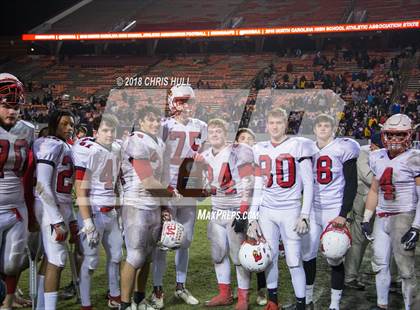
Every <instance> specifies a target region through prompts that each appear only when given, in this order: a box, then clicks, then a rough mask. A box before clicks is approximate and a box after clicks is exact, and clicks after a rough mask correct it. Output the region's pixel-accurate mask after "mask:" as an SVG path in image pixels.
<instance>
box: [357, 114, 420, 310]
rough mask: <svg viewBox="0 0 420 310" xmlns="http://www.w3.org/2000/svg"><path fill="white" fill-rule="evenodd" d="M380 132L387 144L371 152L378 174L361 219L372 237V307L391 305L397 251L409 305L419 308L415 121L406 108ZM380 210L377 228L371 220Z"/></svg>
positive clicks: (419, 156) (419, 180)
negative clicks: (374, 297) (392, 262)
mask: <svg viewBox="0 0 420 310" xmlns="http://www.w3.org/2000/svg"><path fill="white" fill-rule="evenodd" d="M381 134H382V142H383V144H384V147H385V148H383V149H380V150H377V151H374V152H372V153H371V154H370V157H369V166H370V168H371V169H372V172H373V175H374V177H373V179H372V184H371V187H370V190H369V193H368V196H367V199H366V205H365V212H364V217H363V222H362V230H363V232H364V234H365V236H366V237H367V238H368V240H371V241H373V260H372V268H373V270H374V272H376V293H377V305H376V306H374V307H373V308H372V309H388V293H389V287H390V283H391V274H390V268H389V266H390V260H391V255H392V254H393V255H394V258H395V262H396V264H397V266H398V270H399V274H400V277H401V279H402V293H403V297H404V303H405V309H414V308H413V302H414V298H415V295H416V294H417V290H416V269H415V247H416V243H417V241H418V239H419V234H420V151H419V150H415V149H409V148H410V146H411V139H412V134H413V126H412V121H411V119H410V118H409V117H408V116H407V115H405V114H395V115H393V116H391V117H390V118H388V119H387V121H386V122H385V124H384V126H383V127H382V130H381ZM375 210H376V218H375V224H374V227H373V232H372V229H371V228H370V226H369V220H370V219H371V218H372V216H373V214H374V213H375ZM391 253H392V254H391Z"/></svg>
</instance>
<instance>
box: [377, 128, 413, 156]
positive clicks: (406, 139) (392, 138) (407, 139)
mask: <svg viewBox="0 0 420 310" xmlns="http://www.w3.org/2000/svg"><path fill="white" fill-rule="evenodd" d="M381 138H382V143H383V144H384V147H385V148H386V149H387V150H388V152H389V153H390V154H391V156H393V157H395V156H397V155H399V154H401V153H403V152H405V151H406V150H407V149H409V148H410V146H411V138H412V130H383V131H382V133H381Z"/></svg>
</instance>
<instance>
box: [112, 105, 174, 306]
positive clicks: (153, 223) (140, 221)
mask: <svg viewBox="0 0 420 310" xmlns="http://www.w3.org/2000/svg"><path fill="white" fill-rule="evenodd" d="M138 125H139V126H140V131H134V132H133V133H132V134H131V135H130V136H129V137H128V139H127V140H125V141H124V144H123V147H122V152H123V161H122V184H123V191H124V202H123V208H122V219H123V225H124V235H125V243H126V248H127V259H126V262H125V264H124V266H123V268H122V271H121V306H120V309H127V308H129V307H130V306H131V303H130V298H131V292H132V290H133V286H134V280H135V277H136V271H137V270H138V269H140V268H142V267H143V266H144V264H145V263H146V261H147V260H150V256H151V254H152V252H153V250H154V248H155V246H156V242H157V241H158V239H159V233H160V226H161V211H162V210H161V198H163V197H166V198H171V197H179V194H178V193H177V191H176V190H174V191H171V190H169V189H167V186H164V185H163V184H162V183H161V180H162V177H163V169H164V162H163V154H164V150H165V144H164V143H163V141H162V140H161V139H160V138H159V137H158V136H159V132H160V126H161V113H160V111H159V109H157V108H155V107H152V106H146V107H143V108H142V109H141V110H140V111H139V118H138ZM164 214H165V217H166V216H168V212H164ZM141 303H143V305H139V306H141V307H142V309H147V307H146V305H144V303H145V300H144V301H141Z"/></svg>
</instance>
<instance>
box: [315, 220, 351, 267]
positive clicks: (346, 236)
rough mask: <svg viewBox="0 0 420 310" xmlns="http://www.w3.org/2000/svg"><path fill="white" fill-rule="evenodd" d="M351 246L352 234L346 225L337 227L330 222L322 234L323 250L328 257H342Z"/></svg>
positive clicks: (331, 258)
mask: <svg viewBox="0 0 420 310" xmlns="http://www.w3.org/2000/svg"><path fill="white" fill-rule="evenodd" d="M350 246H351V234H350V231H349V229H348V228H347V226H346V225H344V226H343V227H336V226H334V225H333V223H332V222H330V223H329V224H328V225H327V227H326V228H325V230H324V231H323V232H322V234H321V252H322V254H324V256H325V257H326V258H327V259H330V260H339V259H342V258H343V257H344V256H345V255H346V253H347V250H348V249H349V248H350Z"/></svg>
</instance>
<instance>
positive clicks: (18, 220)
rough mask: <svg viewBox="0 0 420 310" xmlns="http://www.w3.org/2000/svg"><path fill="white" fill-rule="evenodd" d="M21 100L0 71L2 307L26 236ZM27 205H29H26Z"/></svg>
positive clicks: (26, 128) (26, 135)
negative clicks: (4, 289) (4, 293)
mask: <svg viewBox="0 0 420 310" xmlns="http://www.w3.org/2000/svg"><path fill="white" fill-rule="evenodd" d="M24 102H25V98H24V89H23V85H22V83H21V82H20V81H19V80H18V79H17V78H16V77H15V76H13V75H11V74H8V73H1V74H0V235H1V236H2V237H1V239H0V253H1V256H0V274H1V277H2V279H3V280H4V281H5V283H6V287H7V297H6V300H5V303H4V307H6V308H11V307H12V302H13V296H14V293H15V289H16V282H17V276H18V274H19V272H20V270H21V268H22V267H23V263H24V259H25V256H26V254H25V246H26V244H27V238H28V230H27V226H28V210H27V206H26V205H25V200H24V191H28V190H29V191H31V190H32V188H30V187H29V188H24V186H23V185H22V181H21V177H22V176H23V172H24V170H25V169H26V168H25V167H26V166H27V164H28V160H29V156H30V147H31V145H32V142H33V140H34V131H35V130H34V127H33V125H32V124H30V123H28V122H25V121H22V120H18V116H19V109H20V105H21V104H23V103H24ZM28 207H30V206H28Z"/></svg>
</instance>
